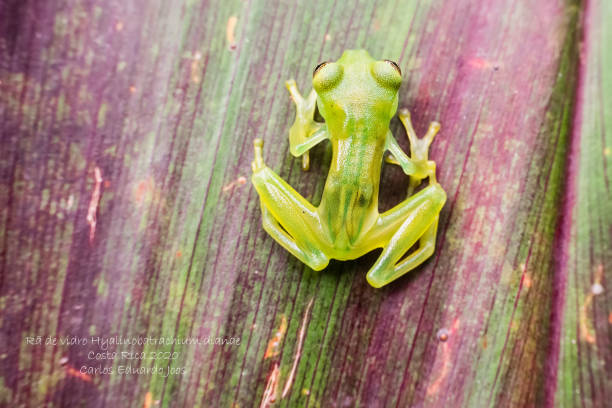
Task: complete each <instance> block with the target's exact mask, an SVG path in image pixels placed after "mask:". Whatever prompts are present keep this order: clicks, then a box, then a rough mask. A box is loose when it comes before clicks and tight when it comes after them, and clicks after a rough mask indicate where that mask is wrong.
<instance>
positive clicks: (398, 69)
mask: <svg viewBox="0 0 612 408" xmlns="http://www.w3.org/2000/svg"><path fill="white" fill-rule="evenodd" d="M385 62H388V63H389V64H391V65H392V66H393V68H395V70H396V71H397V73H398V74H400V75H402V70H401V69H400V67H399V65H397V62H393V61H391V60H385Z"/></svg>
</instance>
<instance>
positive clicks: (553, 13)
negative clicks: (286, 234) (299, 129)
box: [0, 0, 612, 407]
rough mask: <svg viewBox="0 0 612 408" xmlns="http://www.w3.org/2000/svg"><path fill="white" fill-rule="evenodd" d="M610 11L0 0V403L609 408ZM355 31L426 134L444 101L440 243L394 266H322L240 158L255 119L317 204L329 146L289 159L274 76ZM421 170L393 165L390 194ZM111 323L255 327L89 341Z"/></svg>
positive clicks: (385, 192) (463, 3)
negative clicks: (379, 284)
mask: <svg viewBox="0 0 612 408" xmlns="http://www.w3.org/2000/svg"><path fill="white" fill-rule="evenodd" d="M610 18H612V5H611V4H610V2H606V1H604V0H590V1H588V3H586V4H584V5H583V4H578V3H577V2H575V1H572V0H567V1H559V0H538V1H531V0H517V1H513V2H510V1H502V0H496V1H486V0H481V1H470V0H456V1H442V0H439V1H426V0H422V1H418V2H416V1H397V2H396V1H379V2H367V1H353V2H348V3H347V2H333V1H329V0H318V1H316V2H311V3H307V2H296V3H295V4H292V3H289V2H279V1H276V2H267V1H262V0H250V1H241V0H228V1H219V0H212V1H195V0H183V1H179V0H177V1H172V2H166V1H162V0H150V1H144V0H132V1H128V2H123V1H100V0H88V1H84V0H65V1H62V2H60V1H47V2H19V1H8V0H7V1H5V2H2V4H1V5H0V19H1V21H2V22H1V23H0V57H1V59H0V69H1V71H0V81H1V83H0V90H1V93H0V112H1V113H2V125H1V128H2V153H1V158H0V172H1V173H0V174H1V177H0V231H2V234H1V235H0V267H1V268H2V269H1V275H0V285H1V286H0V306H1V308H2V315H1V318H0V327H1V331H0V344H2V346H1V353H0V368H1V371H0V401H2V403H4V404H7V405H9V404H10V405H12V406H41V405H49V406H88V407H89V406H143V405H144V406H145V407H149V406H153V405H155V404H156V403H159V404H160V405H163V406H210V407H218V406H223V407H238V406H240V407H244V406H259V405H260V404H261V405H267V404H268V403H270V402H271V401H272V400H274V401H275V404H276V405H279V406H287V407H293V406H323V407H328V406H337V407H341V406H342V407H349V406H367V407H378V406H380V407H387V406H401V407H404V406H432V407H434V406H443V405H447V406H466V407H481V406H495V407H498V406H543V405H549V406H552V405H561V406H603V405H605V403H606V402H607V400H608V399H609V398H610V394H611V393H612V388H611V384H610V382H611V380H610V378H611V376H610V364H611V363H612V351H611V350H612V348H611V347H610V342H611V339H610V336H609V333H610V326H609V324H610V323H609V317H608V313H610V310H611V309H610V302H609V295H608V293H609V292H608V291H607V287H606V276H608V277H609V272H608V274H607V275H606V272H607V271H609V270H610V267H611V263H612V250H611V248H610V246H611V240H612V236H611V235H612V232H611V231H612V229H611V228H612V211H611V209H612V208H611V205H612V204H610V203H611V202H612V200H611V198H612V197H611V194H610V187H609V180H610V179H611V178H612V173H611V170H610V168H611V166H608V164H609V163H608V162H609V157H610V148H612V142H611V137H612V136H611V134H612V123H611V121H612V119H611V118H612V112H611V111H610V108H611V105H610V103H608V104H607V105H606V100H607V99H606V98H608V95H609V94H610V92H612V84H611V81H612V76H611V74H612V72H611V70H612V60H611V59H612V55H611V51H610V47H609V46H607V45H606V44H608V45H609V43H610V41H612V34H611V32H612V31H611V29H610V28H609V27H606V24H605V22H606V21H609V20H610ZM348 48H365V49H367V50H369V52H370V53H371V54H372V55H373V56H374V57H376V58H388V59H392V60H396V61H398V63H399V64H400V66H401V67H402V70H403V71H404V77H405V81H404V83H403V85H402V88H401V90H400V104H401V106H402V107H407V108H409V109H410V110H411V112H412V113H413V121H414V123H415V127H416V130H417V132H418V133H420V134H423V132H424V131H425V130H426V128H427V125H428V124H429V122H430V121H433V120H438V121H440V122H441V123H442V131H441V133H440V135H439V136H438V137H437V139H436V141H435V142H434V145H433V149H432V152H431V157H432V159H433V160H435V161H436V162H437V164H438V178H439V181H440V183H441V184H442V186H443V187H444V188H445V189H446V191H447V193H448V198H449V199H448V203H447V205H446V206H445V208H444V209H443V211H442V214H441V220H440V225H439V234H438V243H437V249H436V252H435V254H434V256H433V257H432V259H431V260H429V261H428V262H427V263H426V264H424V265H423V266H422V267H419V268H418V269H416V270H414V271H412V272H411V273H410V274H409V275H408V276H406V277H404V278H402V279H400V280H399V281H397V282H394V283H392V284H390V285H389V286H388V287H385V288H383V289H380V290H377V289H373V288H371V287H370V286H369V285H368V284H367V282H366V280H365V273H366V272H367V270H368V269H369V268H370V266H371V265H372V264H373V262H374V261H375V259H376V257H377V255H378V253H373V254H369V255H367V256H365V257H363V258H360V259H358V260H356V261H350V262H332V263H331V264H330V266H329V267H328V268H327V269H326V270H324V271H323V272H313V271H312V270H310V269H309V268H308V267H306V266H304V265H303V264H301V263H300V262H299V261H297V260H296V259H295V258H293V257H292V256H291V255H290V254H288V253H287V252H286V251H285V250H283V249H282V248H281V247H280V246H279V245H278V244H276V243H275V242H274V241H273V240H272V239H271V238H269V237H268V236H267V235H266V233H265V232H264V231H263V228H262V227H261V215H260V209H259V203H258V199H257V194H256V193H255V191H254V190H253V188H252V187H251V185H250V182H249V181H248V179H249V175H250V161H251V157H252V154H253V151H252V140H253V139H254V138H255V137H261V138H263V139H264V140H265V142H266V144H265V149H264V156H265V158H266V161H267V163H268V165H269V166H270V167H272V168H273V169H274V170H276V171H277V172H278V173H279V174H280V175H281V176H282V177H283V178H285V179H286V180H288V181H289V183H290V184H291V185H293V186H295V187H296V188H297V189H298V191H300V192H301V193H302V194H303V195H304V196H305V197H307V198H308V199H309V200H312V201H313V202H315V203H317V202H318V200H319V199H320V195H321V191H322V187H323V183H324V181H325V175H326V172H327V169H328V166H329V157H330V151H329V148H328V147H325V146H320V147H317V148H315V149H314V150H313V152H312V153H311V171H310V172H308V173H304V172H302V171H301V170H300V161H299V160H295V159H293V158H292V157H291V156H290V155H289V152H288V140H287V132H288V129H289V127H290V125H291V121H292V117H293V114H294V113H293V111H294V107H293V105H292V103H291V101H290V99H289V97H288V94H287V92H286V90H285V89H284V86H283V82H284V81H285V80H286V79H289V78H292V77H293V78H295V79H296V80H297V82H298V84H299V86H300V88H301V90H302V91H303V92H308V91H309V89H310V78H311V72H312V69H313V67H314V66H315V65H316V64H317V63H319V62H321V61H323V60H334V59H336V58H338V57H339V56H340V55H341V53H342V51H343V50H344V49H348ZM575 101H577V103H575ZM392 131H393V132H394V133H395V134H396V135H398V139H399V140H400V144H402V146H403V148H404V149H405V150H407V149H408V145H407V141H406V139H405V137H404V136H403V133H402V131H401V130H400V126H399V122H398V121H397V120H396V119H394V120H393V122H392ZM406 186H407V180H406V177H405V176H404V175H403V174H402V173H401V171H400V170H399V169H397V168H393V167H391V166H386V167H385V168H384V170H383V176H382V179H381V202H380V206H381V209H387V208H390V207H391V206H393V205H394V204H396V203H397V202H399V201H400V200H402V199H403V198H404V195H405V192H406ZM36 336H41V339H42V342H43V344H40V345H37V344H31V343H36ZM115 336H118V338H121V339H123V338H128V339H132V338H136V339H145V338H148V337H151V338H159V337H162V336H163V337H171V336H172V337H175V338H181V339H191V338H195V337H199V338H202V339H207V338H209V336H210V338H219V337H221V338H224V339H226V340H227V339H229V338H240V344H239V345H228V344H226V345H210V344H200V345H193V344H191V345H189V344H187V345H184V344H175V345H151V344H148V345H146V346H143V345H139V344H136V345H127V344H119V345H111V346H109V348H108V350H105V347H103V345H101V344H92V339H104V340H108V339H114V338H115ZM32 337H33V339H32ZM66 337H68V339H69V340H70V339H73V340H81V341H84V340H87V341H88V343H87V344H71V345H67V344H61V343H62V342H61V341H60V340H65V339H66ZM46 338H49V339H50V341H53V339H57V341H58V344H57V345H53V344H47V345H45V344H44V342H45V339H46ZM104 351H110V352H115V351H116V352H119V353H121V352H128V351H133V352H140V351H145V352H147V353H148V354H147V356H149V357H150V356H151V355H152V354H151V353H152V352H157V351H167V352H176V353H177V357H176V359H174V360H171V361H170V362H168V360H166V359H164V358H163V355H162V358H158V359H146V360H144V361H141V360H138V359H135V360H134V359H133V360H129V359H127V358H124V357H122V356H121V354H120V355H119V357H117V358H115V359H108V358H106V359H105V358H103V357H104V356H105V355H104V354H102V355H100V356H98V357H99V358H100V359H96V354H95V353H102V352H104ZM91 352H93V353H94V354H91ZM126 365H132V367H134V368H138V367H144V368H147V367H148V368H151V367H154V366H156V365H157V366H160V367H167V366H170V367H172V368H174V369H178V370H179V371H180V370H181V369H183V368H184V370H185V371H184V373H183V372H179V373H178V374H173V375H168V376H165V375H163V374H160V373H144V374H140V375H137V374H127V375H126V374H119V373H118V370H119V367H120V366H126ZM83 367H85V368H87V367H96V368H99V371H98V372H95V373H91V372H88V371H87V369H85V370H83V369H82V368H83ZM104 369H107V370H110V369H112V370H114V373H113V374H105V373H104Z"/></svg>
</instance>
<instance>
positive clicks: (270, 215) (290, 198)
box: [252, 50, 446, 288]
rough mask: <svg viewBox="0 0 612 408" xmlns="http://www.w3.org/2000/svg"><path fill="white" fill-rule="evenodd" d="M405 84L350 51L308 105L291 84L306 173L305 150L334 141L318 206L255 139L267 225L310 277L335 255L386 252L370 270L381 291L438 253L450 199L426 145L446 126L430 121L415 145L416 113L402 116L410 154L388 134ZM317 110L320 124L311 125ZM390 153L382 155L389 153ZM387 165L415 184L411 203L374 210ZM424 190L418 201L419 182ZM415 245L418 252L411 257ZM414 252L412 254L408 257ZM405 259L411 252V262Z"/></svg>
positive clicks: (392, 70) (317, 83)
mask: <svg viewBox="0 0 612 408" xmlns="http://www.w3.org/2000/svg"><path fill="white" fill-rule="evenodd" d="M401 81H402V75H401V70H400V68H399V67H398V66H397V64H396V63H394V62H392V61H389V60H383V61H377V60H375V59H373V58H372V57H371V56H370V55H369V54H368V53H367V51H365V50H347V51H345V52H344V53H343V54H342V56H341V57H340V59H339V60H337V61H336V62H324V63H322V64H319V65H318V66H317V67H316V68H315V70H314V74H313V79H312V84H313V88H314V89H313V90H312V92H311V93H310V95H308V97H306V98H304V97H302V95H300V93H299V91H298V89H297V86H296V83H295V81H294V80H289V81H287V83H286V85H287V89H288V90H289V92H290V94H291V97H292V99H293V102H294V103H295V105H296V108H297V113H296V117H295V123H294V124H293V126H292V127H291V129H290V131H289V145H290V152H291V154H292V155H293V156H295V157H300V156H301V157H302V167H303V169H304V170H307V169H308V167H309V156H308V151H309V150H310V149H311V148H312V147H313V146H315V145H316V144H318V143H320V142H322V141H323V140H326V139H328V140H329V141H330V142H331V146H332V152H333V153H332V159H331V165H330V169H329V173H328V175H327V180H326V181H325V187H324V189H323V195H322V197H321V202H320V204H319V206H318V207H315V206H313V205H312V204H311V203H309V202H308V201H307V200H306V199H305V198H304V197H302V196H301V195H300V194H299V193H298V192H297V191H295V190H294V189H293V188H292V187H291V186H290V185H289V184H288V183H287V182H285V181H284V180H283V179H282V178H280V176H279V175H278V174H276V173H275V172H274V171H272V170H271V169H270V168H269V167H267V166H266V164H265V163H264V160H263V154H262V150H263V141H262V140H261V139H255V140H254V145H255V158H254V161H253V163H252V169H253V176H252V181H253V185H254V186H255V189H256V190H257V193H258V194H259V198H260V202H261V212H262V218H263V227H264V229H265V230H266V231H267V232H268V234H270V236H271V237H272V238H274V239H275V240H276V241H277V242H278V243H279V244H280V245H282V246H283V247H284V248H285V249H286V250H288V251H289V252H290V253H292V254H293V255H294V256H296V257H297V258H298V259H299V260H300V261H302V262H303V263H305V264H306V265H308V266H309V267H311V268H312V269H314V270H317V271H319V270H322V269H324V268H325V267H326V266H327V265H328V263H329V260H330V259H331V258H334V259H338V260H349V259H356V258H359V257H360V256H362V255H364V254H366V253H367V252H370V251H372V250H374V249H376V248H382V253H381V254H380V256H379V258H378V260H377V261H376V262H375V264H374V265H373V266H372V268H371V269H370V270H369V272H368V273H367V276H366V278H367V280H368V282H369V283H370V284H371V285H372V286H374V287H376V288H379V287H381V286H384V285H386V284H388V283H389V282H392V281H394V280H395V279H397V278H399V277H400V276H402V275H404V274H405V273H407V272H408V271H410V270H412V269H414V268H416V267H417V266H418V265H420V264H421V263H423V262H424V261H425V260H426V259H427V258H429V257H430V256H431V255H432V254H433V252H434V248H435V241H436V231H437V228H438V217H439V214H440V210H441V209H442V207H443V206H444V203H445V201H446V193H445V192H444V190H443V189H442V186H440V184H439V183H438V182H437V180H436V164H435V163H434V162H433V161H430V160H429V159H428V150H429V145H430V144H431V142H432V140H433V138H434V136H435V135H436V133H437V132H438V130H439V129H440V125H439V124H438V123H436V122H433V123H431V124H430V126H429V129H428V131H427V133H426V135H425V136H424V137H423V138H421V139H420V138H418V137H417V136H416V134H415V132H414V129H413V127H412V123H411V121H410V113H409V112H408V111H407V110H405V109H402V110H400V113H399V118H400V121H401V122H402V123H403V125H404V127H405V128H406V132H407V134H408V139H409V141H410V152H411V154H410V157H408V156H407V155H406V153H404V151H403V150H402V149H401V148H400V146H399V144H398V143H397V141H396V140H395V138H394V137H393V134H392V133H391V131H390V130H389V122H390V121H391V118H392V117H393V116H394V115H395V113H396V111H397V105H398V89H399V87H400V83H401ZM315 108H318V110H319V113H320V114H321V116H322V117H323V119H324V121H325V122H324V123H322V122H317V121H315V118H314V115H315ZM387 150H388V151H389V153H390V155H389V156H387V158H385V157H384V156H385V151H387ZM383 160H385V161H387V162H389V163H392V164H396V165H399V166H401V168H402V170H403V172H404V173H405V174H406V175H408V176H409V177H410V182H409V188H408V198H406V199H405V200H404V201H402V202H401V203H399V204H398V205H397V206H395V207H393V208H392V209H390V210H388V211H386V212H383V213H382V214H381V213H379V212H378V191H379V183H380V173H381V168H382V163H383ZM426 178H428V179H429V183H428V185H427V186H426V187H425V188H423V189H421V190H420V191H418V192H416V193H414V194H413V191H414V189H415V188H416V187H417V186H418V185H419V184H420V183H421V181H422V180H424V179H426ZM415 244H417V245H416V249H415V250H413V251H412V252H409V250H410V249H411V248H412V247H413V246H415ZM408 252H409V253H408ZM407 253H408V255H406V254H407Z"/></svg>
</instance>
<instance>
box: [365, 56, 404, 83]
mask: <svg viewBox="0 0 612 408" xmlns="http://www.w3.org/2000/svg"><path fill="white" fill-rule="evenodd" d="M371 69H372V71H371V72H372V76H373V77H374V79H376V81H378V83H379V84H381V85H383V86H385V87H389V88H392V89H397V88H399V86H400V84H401V82H402V71H401V70H400V68H399V66H398V65H397V64H396V63H395V62H393V61H389V60H384V61H377V62H375V63H374V64H372V68H371Z"/></svg>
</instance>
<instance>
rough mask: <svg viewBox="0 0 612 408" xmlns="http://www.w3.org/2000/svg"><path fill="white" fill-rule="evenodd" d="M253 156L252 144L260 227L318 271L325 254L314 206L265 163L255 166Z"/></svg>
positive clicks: (325, 262) (323, 262)
mask: <svg viewBox="0 0 612 408" xmlns="http://www.w3.org/2000/svg"><path fill="white" fill-rule="evenodd" d="M259 151H261V148H260V150H259ZM260 154H261V153H259V155H260ZM257 156H258V148H257V146H256V147H255V161H254V162H253V177H252V181H253V185H254V186H255V189H256V190H257V193H258V194H259V198H260V202H261V213H262V223H263V227H264V229H265V230H266V231H267V232H268V234H270V236H271V237H272V238H274V240H275V241H276V242H278V243H279V244H280V245H281V246H283V247H284V248H285V249H286V250H287V251H289V252H291V253H292V254H293V255H294V256H295V257H296V258H298V259H299V260H300V261H302V262H303V263H305V264H306V265H308V266H310V267H311V268H312V269H314V270H316V271H320V270H321V269H323V268H325V267H326V266H327V264H328V263H329V257H328V256H327V255H326V254H325V252H324V250H323V249H321V248H322V245H321V244H320V238H321V237H322V236H323V235H324V231H322V228H321V222H320V219H319V215H318V214H317V210H316V208H315V207H314V206H313V205H312V204H310V203H309V202H308V201H306V199H305V198H304V197H302V196H301V195H300V194H299V193H298V192H297V191H295V190H294V189H293V188H292V187H291V186H290V185H289V184H287V182H286V181H284V180H283V179H281V178H280V176H279V175H278V174H276V173H275V172H273V171H272V170H271V169H270V168H269V167H266V166H265V164H264V165H263V167H262V168H258V169H257V170H256V167H257V165H256V163H257ZM262 162H263V161H262Z"/></svg>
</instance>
